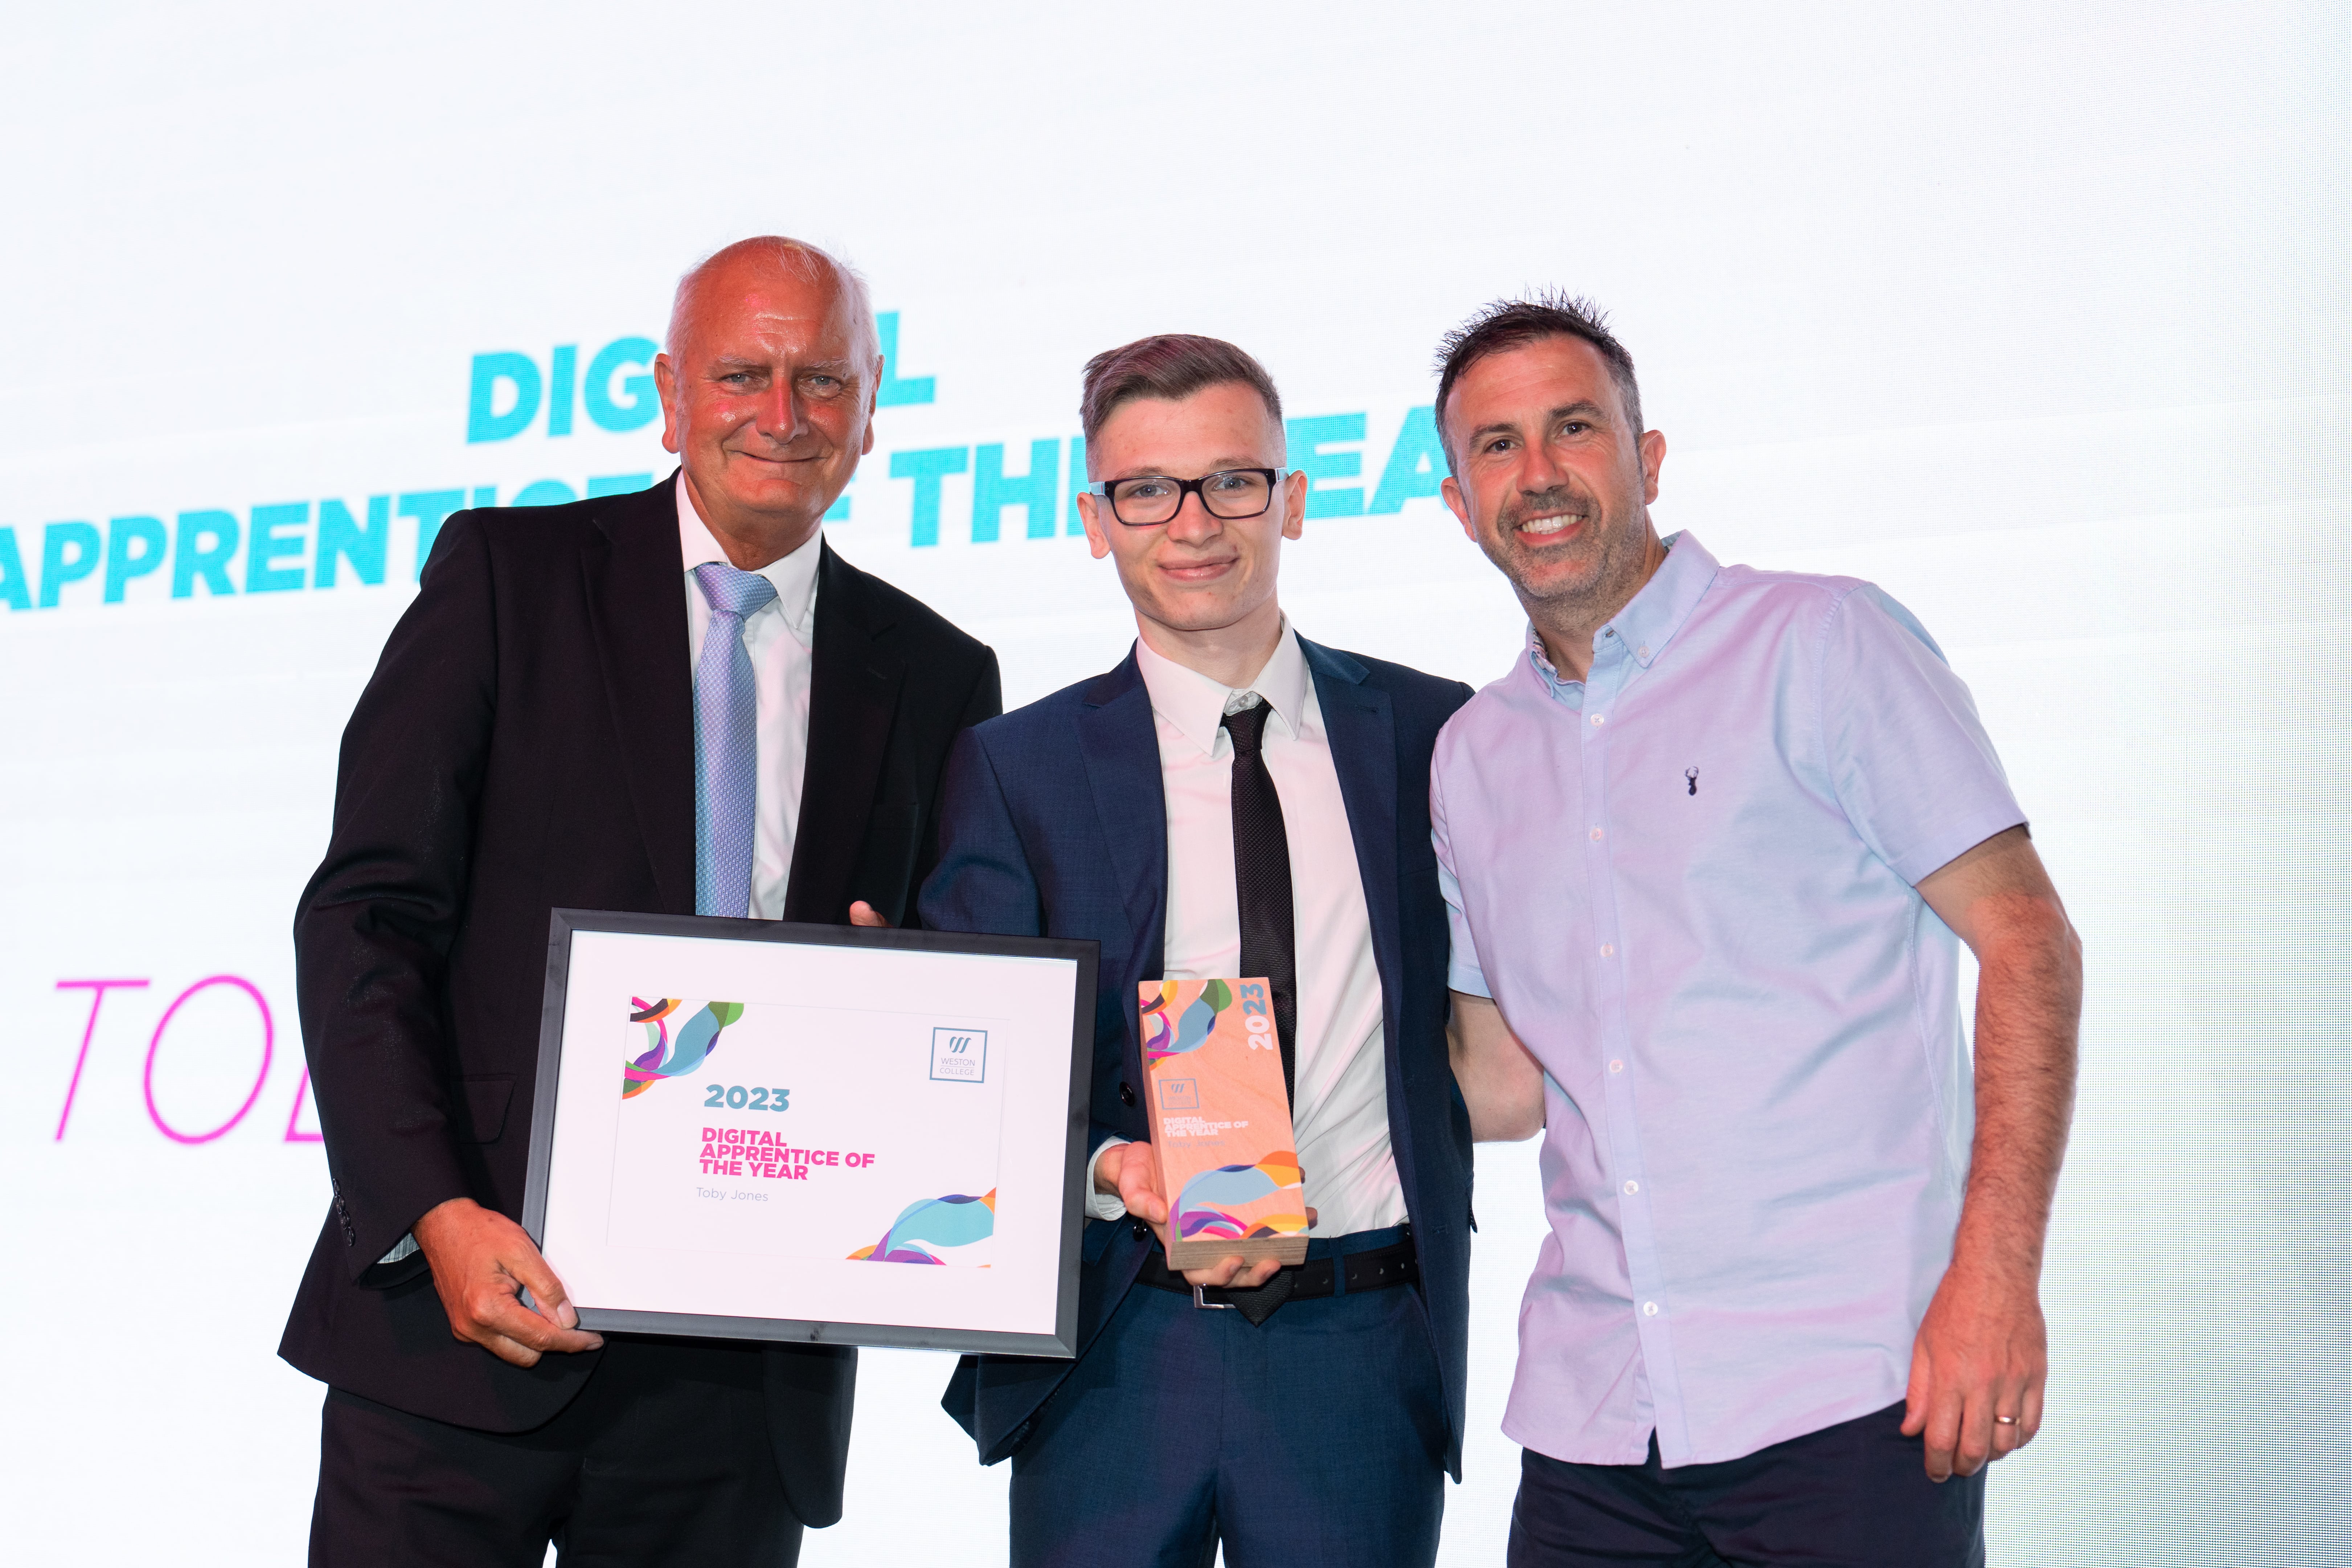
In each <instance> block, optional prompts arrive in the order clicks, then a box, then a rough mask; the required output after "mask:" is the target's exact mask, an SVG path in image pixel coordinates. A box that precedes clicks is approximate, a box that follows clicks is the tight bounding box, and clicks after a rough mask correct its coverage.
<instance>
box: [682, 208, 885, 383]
mask: <svg viewBox="0 0 2352 1568" xmlns="http://www.w3.org/2000/svg"><path fill="white" fill-rule="evenodd" d="M747 254H748V255H755V256H761V257H765V258H767V259H769V260H770V261H772V262H773V263H775V264H776V266H778V267H780V268H789V269H791V270H793V271H794V272H797V273H799V274H800V275H801V276H802V277H803V278H804V279H808V280H809V281H811V282H814V281H816V280H817V279H819V278H821V277H823V276H825V275H826V274H827V273H830V275H831V276H832V278H833V280H834V282H835V285H837V286H838V287H839V288H840V289H841V291H842V293H843V294H844V295H845V297H846V298H847V299H848V300H849V305H850V309H851V310H853V311H854V312H856V319H857V326H856V331H857V340H858V346H859V347H860V348H862V349H863V350H864V351H865V354H864V357H865V359H866V362H867V363H872V362H873V361H874V360H875V359H877V358H878V357H880V355H881V353H882V334H881V332H880V330H879V329H878V328H877V327H876V325H875V322H874V296H873V293H872V292H871V291H870V290H869V289H867V288H866V275H865V274H864V273H862V272H860V271H858V270H857V268H855V267H852V266H851V265H849V263H847V262H846V261H844V260H842V259H841V258H839V257H837V256H835V255H834V254H833V253H832V252H831V251H828V250H826V249H824V248H823V247H820V246H814V245H811V244H809V243H808V241H806V240H804V239H791V238H788V237H785V236H783V235H781V234H761V235H754V236H752V237H751V238H749V239H739V240H737V241H735V243H734V244H732V245H726V246H721V247H719V248H718V249H717V250H714V251H712V252H711V253H710V254H709V255H708V256H706V257H704V258H702V259H701V260H699V261H698V262H696V263H695V264H694V265H693V266H691V267H689V268H687V269H686V273H685V275H684V276H683V277H681V278H679V279H678V280H677V293H675V294H673V295H672V296H671V297H670V306H669V329H668V331H667V333H666V334H665V335H664V338H663V342H662V346H663V348H664V349H666V350H667V352H668V353H670V354H671V355H673V356H675V355H676V354H677V345H678V340H679V338H680V337H681V336H683V335H684V332H685V330H686V322H687V318H688V314H689V310H690V307H691V306H692V304H693V300H694V292H695V289H696V288H697V287H698V286H699V285H700V283H701V282H702V279H703V278H704V276H705V275H706V274H708V273H709V271H710V270H711V268H714V267H717V266H718V265H719V264H720V263H721V262H726V261H732V260H734V259H735V258H737V257H739V256H744V255H747Z"/></svg>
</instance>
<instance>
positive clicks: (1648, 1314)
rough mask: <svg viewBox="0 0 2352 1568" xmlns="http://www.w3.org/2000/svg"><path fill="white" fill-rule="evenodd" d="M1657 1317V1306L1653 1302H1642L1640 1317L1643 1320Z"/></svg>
mask: <svg viewBox="0 0 2352 1568" xmlns="http://www.w3.org/2000/svg"><path fill="white" fill-rule="evenodd" d="M1657 1315H1658V1304H1657V1303H1656V1302H1655V1301H1644V1302H1643V1303H1642V1316H1643V1317H1645V1318H1654V1317H1656V1316H1657Z"/></svg>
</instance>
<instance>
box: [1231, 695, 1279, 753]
mask: <svg viewBox="0 0 2352 1568" xmlns="http://www.w3.org/2000/svg"><path fill="white" fill-rule="evenodd" d="M1250 695H1251V696H1253V697H1255V696H1256V695H1257V694H1256V693H1255V692H1252V693H1251V694H1250ZM1273 711H1274V708H1273V705H1272V704H1271V703H1268V702H1267V701H1265V699H1263V698H1259V699H1258V700H1256V701H1255V702H1252V703H1251V704H1250V705H1249V706H1248V707H1246V708H1236V709H1234V710H1233V711H1232V712H1230V713H1228V714H1226V715H1225V731H1226V733H1228V734H1230V735H1232V736H1233V738H1234V755H1235V756H1237V757H1255V756H1256V755H1257V752H1258V747H1259V746H1260V745H1262V744H1263V743H1264V742H1265V721H1266V716H1267V715H1268V714H1270V713H1272V712H1273Z"/></svg>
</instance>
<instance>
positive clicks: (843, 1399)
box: [278, 480, 1002, 1525]
mask: <svg viewBox="0 0 2352 1568" xmlns="http://www.w3.org/2000/svg"><path fill="white" fill-rule="evenodd" d="M675 496H676V490H675V488H674V482H673V481H672V480H665V481H664V482H663V483H661V484H658V485H656V486H655V487H654V488H653V489H649V490H646V491H642V492H640V493H637V494H635V495H626V496H614V497H608V498H604V499H600V500H587V501H582V502H578V503H576V504H574V505H571V506H554V507H534V508H527V509H509V510H494V511H493V510H486V511H461V512H458V513H457V514H456V515H455V516H453V517H451V518H450V519H449V521H448V522H447V523H446V525H445V526H444V527H443V529H442V531H441V534H440V537H439V539H438V541H437V542H436V543H435V545H434V548H433V553H432V557H431V559H430V560H429V561H428V562H427V563H426V564H425V572H424V578H423V583H422V585H421V588H420V590H419V592H418V594H417V596H416V600H415V603H414V604H413V605H410V606H409V609H408V612H407V613H406V614H405V615H404V616H402V617H401V620H400V624H399V625H398V626H396V627H394V631H393V634H392V637H391V638H390V640H389V641H388V642H386V644H385V645H384V650H383V658H382V659H381V660H380V661H379V662H378V664H377V666H376V670H375V675H374V677H373V679H371V680H370V681H369V682H368V686H367V689H366V691H365V692H364V693H363V694H362V696H361V698H360V701H359V706H358V707H357V709H356V710H353V712H352V721H351V724H350V726H349V727H348V728H347V729H346V730H345V731H344V733H343V745H342V757H341V771H340V773H339V774H338V777H337V781H336V787H335V816H334V829H333V835H332V837H331V840H330V842H329V844H328V847H327V854H326V858H325V859H324V860H323V861H322V862H321V863H320V867H319V869H318V872H317V874H316V875H314V876H313V877H312V878H311V879H310V886H309V887H308V888H306V889H304V890H303V893H302V900H301V905H300V907H299V910H297V912H296V915H295V921H294V945H295V967H296V976H297V986H298V990H299V1000H300V1008H301V1016H302V1035H303V1046H304V1049H305V1050H306V1052H307V1053H308V1056H309V1058H310V1081H311V1086H312V1089H313V1091H314V1093H315V1094H316V1097H317V1103H318V1109H319V1120H320V1128H321V1130H322V1131H324V1133H325V1135H326V1152H327V1163H328V1169H329V1171H330V1173H331V1175H332V1176H333V1178H334V1188H335V1198H334V1206H333V1209H332V1211H331V1213H330V1214H329V1215H328V1216H327V1221H326V1225H325V1227H324V1228H323V1230H322V1231H321V1232H320V1237H319V1244H318V1247H316V1249H315V1250H314V1251H313V1252H312V1254H311V1257H310V1268H309V1269H308V1271H307V1272H306V1273H305V1274H304V1276H303V1279H302V1285H301V1289H300V1291H299V1294H298V1295H297V1297H296V1299H295V1303H294V1310H293V1313H292V1316H291V1317H290V1318H289V1321H288V1322H287V1325H286V1333H285V1338H284V1340H283V1342H281V1343H280V1345H279V1347H278V1353H279V1354H281V1355H282V1356H284V1357H285V1358H286V1359H287V1360H288V1361H289V1362H291V1363H293V1364H294V1365H296V1366H297V1367H299V1368H300V1369H301V1370H302V1371H304V1372H306V1373H310V1375H311V1376H313V1377H317V1378H320V1379H321V1380H323V1381H325V1382H327V1383H330V1384H333V1385H335V1386H336V1387H338V1388H342V1389H346V1390H349V1391H350V1392H352V1393H354V1394H362V1395H364V1396H366V1397H367V1398H370V1399H373V1400H376V1401H379V1402H381V1403H383V1404H385V1405H393V1406H394V1407H395V1408H398V1409H401V1410H406V1411H410V1412H413V1413H415V1414H417V1415H427V1416H431V1417H433V1418H435V1419H437V1420H443V1421H449V1422H454V1423H456V1424H457V1425H459V1426H471V1427H476V1428H478V1429H481V1430H485V1431H494V1432H516V1431H525V1430H528V1429H530V1428H531V1427H533V1426H539V1425H541V1423H543V1422H545V1421H547V1420H549V1419H550V1418H551V1417H552V1416H553V1415H555V1414H556V1412H558V1411H559V1410H561V1409H562V1407H563V1406H564V1405H565V1404H566V1403H567V1402H569V1401H570V1400H571V1399H572V1396H573V1395H574V1394H578V1393H579V1391H580V1389H581V1388H582V1386H583V1384H585V1383H586V1381H587V1379H588V1377H589V1375H590V1374H591V1373H593V1371H594V1370H595V1366H596V1363H597V1360H598V1357H597V1355H596V1354H594V1353H590V1354H584V1355H552V1356H548V1357H546V1358H545V1359H543V1360H542V1361H541V1363H539V1364H538V1365H537V1366H535V1367H532V1368H530V1370H528V1371H526V1370H524V1369H522V1368H520V1367H515V1366H510V1365H509V1364H508V1363H505V1362H502V1361H500V1360H499V1359H498V1358H497V1357H495V1356H493V1355H491V1354H490V1353H489V1352H487V1351H484V1350H481V1349H479V1348H478V1347H477V1346H474V1345H469V1344H463V1343H460V1342H457V1340H455V1339H454V1338H452V1337H451V1335H450V1332H449V1326H448V1321H447V1318H446V1314H445V1313H444V1312H443V1310H442V1307H441V1302H440V1300H439V1298H438V1297H437V1296H436V1293H435V1291H434V1289H433V1283H432V1280H431V1279H429V1278H428V1277H426V1275H425V1270H424V1268H423V1258H422V1257H421V1256H419V1257H415V1258H410V1259H407V1260H404V1262H403V1263H400V1264H394V1265H381V1264H379V1263H378V1262H377V1259H379V1258H383V1256H384V1254H385V1253H387V1252H389V1251H390V1250H391V1249H392V1248H393V1247H394V1246H395V1245H396V1244H397V1243H398V1242H399V1241H400V1239H401V1237H403V1236H404V1235H406V1234H407V1232H408V1230H409V1228H410V1227H411V1226H414V1225H415V1223H416V1221H417V1219H418V1218H419V1217H420V1216H422V1215H424V1214H425V1211H426V1210H428V1209H430V1208H432V1207H433V1206H434V1205H436V1204H439V1203H441V1202H443V1201H444V1200H446V1199H448V1198H454V1197H460V1196H465V1197H471V1198H473V1199H475V1200H476V1201H477V1202H478V1203H480V1204H482V1205H485V1206H486V1207H489V1208H495V1209H497V1210H499V1211H500V1212H501V1213H504V1214H506V1215H514V1216H519V1215H520V1212H521V1208H522V1200H523V1182H524V1168H525V1164H526V1156H527V1153H528V1150H529V1145H530V1117H531V1097H532V1093H533V1089H534V1085H535V1082H536V1079H535V1064H536V1061H537V1058H538V1052H539V1017H540V1005H541V988H542V986H543V984H544V983H545V976H546V973H547V931H548V911H549V910H551V909H554V908H558V907H565V906H569V907H572V908H579V909H592V910H638V911H653V912H660V913H674V914H691V913H693V912H694V897H695V852H694V721H693V679H692V675H691V672H690V670H689V668H688V651H687V650H688V634H687V615H686V597H685V588H684V582H683V577H682V573H683V571H684V563H683V562H682V560H681V558H680V555H679V552H678V541H677V505H676V500H675ZM821 548H822V549H823V556H822V559H821V562H820V564H819V566H818V568H817V595H816V626H815V632H814V653H813V668H812V671H811V680H810V694H809V731H808V748H807V757H808V763H807V771H806V774H805V778H804V782H803V790H802V798H801V815H800V822H799V826H798V831H797V834H796V836H795V837H794V841H793V864H792V876H791V881H790V883H789V887H788V891H787V894H786V898H785V909H784V918H785V919H787V920H793V921H833V922H845V921H847V920H848V918H849V905H850V903H851V901H852V900H857V899H864V900H867V901H868V902H870V903H872V904H873V905H874V907H875V908H876V909H877V910H880V911H881V912H882V913H883V914H884V915H885V916H887V917H888V918H889V919H890V920H891V921H894V922H903V921H905V920H906V919H907V917H908V913H909V912H910V906H911V904H912V901H913V900H912V894H913V892H914V889H916V888H917V887H918V886H919V884H920V882H921V879H922V878H923V876H924V874H925V873H926V872H927V871H928V870H929V861H930V858H931V856H932V852H933V851H932V847H933V845H934V843H935V842H936V839H937V824H936V821H935V815H936V810H937V801H938V795H939V784H940V775H941V773H942V770H943V769H944V766H945V764H946V761H947V754H948V749H949V746H950V742H952V741H953V740H954V739H955V736H956V735H957V733H958V732H959V731H962V730H963V729H965V728H966V727H967V726H969V725H971V724H973V723H975V722H977V721H980V720H982V719H985V718H989V717H991V716H992V715H994V714H995V713H996V712H998V711H999V710H1000V709H1001V707H1002V701H1001V699H1000V695H999V690H998V680H997V669H996V657H995V655H994V654H993V653H992V652H991V651H990V650H989V649H988V648H987V647H984V646H982V644H980V643H979V642H976V641H974V640H973V639H972V638H971V637H967V636H965V635H964V634H963V633H962V632H961V631H958V630H957V629H956V628H955V627H954V626H950V625H949V624H948V623H947V622H946V621H945V620H943V619H942V618H940V616H937V615H935V614H934V613H932V612H931V611H930V610H929V609H926V608H925V607H924V606H923V605H920V604H919V603H918V602H916V601H915V600H914V599H912V598H910V597H908V595H905V594H902V593H900V592H898V590H897V589H895V588H892V587H891V586H889V585H888V584H886V583H883V582H881V581H879V580H878V579H877V578H874V577H870V576H867V575H866V574H865V573H863V572H860V571H858V570H857V569H856V567H854V566H851V565H850V564H849V563H846V562H845V561H843V560H842V559H841V558H840V557H839V556H837V555H835V553H834V552H833V551H832V549H831V548H830V547H829V546H824V547H821ZM745 1353H752V1352H750V1351H748V1350H747V1351H746V1352H745ZM760 1353H762V1354H763V1355H764V1357H765V1378H766V1384H767V1387H768V1391H769V1404H770V1414H771V1422H770V1426H771V1429H772V1432H773V1433H774V1434H775V1439H776V1442H775V1446H776V1450H777V1464H778V1467H779V1468H780V1469H781V1471H782V1476H783V1479H784V1484H785V1489H786V1492H787V1494H788V1496H789V1497H790V1499H791V1501H792V1504H793V1511H794V1512H795V1513H796V1514H797V1515H798V1516H799V1517H800V1518H801V1520H802V1521H803V1522H805V1523H808V1524H812V1525H824V1524H830V1523H832V1522H833V1521H835V1519H837V1518H838V1517H840V1512H841V1476H842V1469H843V1465H844V1463H845V1458H846V1454H847V1449H848V1440H849V1415H850V1400H851V1394H852V1392H853V1388H854V1384H855V1373H856V1352H855V1351H854V1350H848V1349H845V1348H842V1347H823V1346H785V1347H776V1348H771V1349H767V1350H765V1351H763V1352H760Z"/></svg>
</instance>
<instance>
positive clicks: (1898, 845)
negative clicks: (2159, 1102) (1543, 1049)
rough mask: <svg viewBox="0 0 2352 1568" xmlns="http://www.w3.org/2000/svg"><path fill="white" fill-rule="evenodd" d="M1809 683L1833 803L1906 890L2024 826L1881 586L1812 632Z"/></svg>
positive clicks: (1975, 724) (1928, 652) (1952, 687)
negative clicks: (1817, 700) (1814, 685)
mask: <svg viewBox="0 0 2352 1568" xmlns="http://www.w3.org/2000/svg"><path fill="white" fill-rule="evenodd" d="M1821 680H1822V696H1821V722H1822V742H1823V747H1824V750H1825V752H1826V753H1827V761H1828V766H1829V770H1830V778H1831V782H1832V786H1833V787H1834V788H1835V790H1836V792H1837V797H1838V802H1839V804H1840V805H1842V806H1843V808H1844V810H1845V814H1846V818H1847V820H1848V821H1850V822H1851V823H1853V827H1854V831H1855V832H1856V833H1858V834H1859V835H1860V836H1861V837H1862V840H1863V842H1864V843H1865V844H1867V845H1868V846H1869V847H1870V848H1871V850H1872V851H1873V852H1874V854H1876V855H1877V856H1878V857H1879V858H1881V859H1882V860H1885V862H1886V863H1887V865H1889V866H1890V867H1892V868H1894V869H1895V875H1897V876H1899V877H1901V878H1902V879H1904V880H1905V881H1906V882H1909V883H1911V884H1912V885H1913V886H1914V887H1916V886H1917V885H1918V884H1919V883H1920V882H1921V881H1922V880H1923V879H1926V878H1927V876H1928V875H1929V874H1931V873H1932V872H1935V871H1937V870H1938V869H1940V868H1943V867H1945V866H1947V865H1949V864H1950V863H1951V862H1952V861H1953V860H1954V859H1956V858H1958V857H1959V856H1960V855H1962V854H1964V853H1965V852H1967V851H1968V850H1969V849H1971V848H1973V847H1976V846H1977V845H1979V844H1981V843H1983V842H1984V841H1985V840H1986V839H1988V838H1990V837H1992V836H1993V835H1994V834H1996V833H2000V832H2001V831H2003V830H2004V829H2006V828H2011V827H2014V826H2017V825H2018V824H2020V823H2021V822H2023V821H2024V820H2025V813H2024V812H2023V811H2021V810H2020V809H2019V808H2018V805H2017V797H2016V796H2015V795H2013V794H2012V793H2011V790H2010V787H2009V778H2008V775H2007V774H2006V773H2003V772H2002V770H2001V765H2000V757H1999V755H1998V754H1996V753H1995V752H1994V751H1993V745H1992V741H1991V738H1990V736H1988V735H1987V734H1986V733H1985V729H1984V724H1983V721H1980V720H1979V718H1978V717H1977V706H1976V700H1975V699H1973V698H1972V697H1970V696H1969V689H1968V686H1967V685H1966V683H1964V682H1963V681H1962V680H1961V679H1960V678H1959V677H1958V675H1955V674H1954V673H1953V672H1952V668H1951V666H1950V665H1949V664H1948V663H1946V662H1945V659H1944V653H1943V650H1942V649H1941V648H1939V647H1937V646H1936V641H1935V639H1934V638H1933V637H1929V636H1928V635H1927V628H1926V627H1924V626H1921V625H1920V624H1919V623H1918V621H1917V620H1916V618H1914V617H1913V616H1912V614H1911V612H1910V611H1908V610H1906V609H1905V608H1904V607H1903V606H1902V605H1899V604H1897V603H1896V602H1895V600H1894V598H1893V597H1891V596H1890V595H1887V594H1886V593H1885V592H1884V591H1883V590H1881V589H1879V588H1877V587H1875V586H1873V585H1872V584H1863V585H1862V586H1861V587H1858V588H1856V589H1854V590H1853V592H1852V593H1850V594H1848V595H1845V597H1844V598H1843V599H1842V600H1840V601H1839V603H1838V606H1837V608H1836V609H1835V610H1834V611H1832V614H1831V616H1830V617H1829V620H1828V622H1827V624H1826V627H1825V630H1824V636H1823V645H1822V666H1821ZM1457 941H1458V938H1457Z"/></svg>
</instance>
